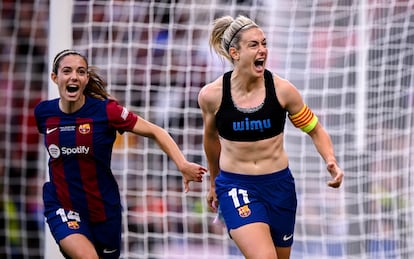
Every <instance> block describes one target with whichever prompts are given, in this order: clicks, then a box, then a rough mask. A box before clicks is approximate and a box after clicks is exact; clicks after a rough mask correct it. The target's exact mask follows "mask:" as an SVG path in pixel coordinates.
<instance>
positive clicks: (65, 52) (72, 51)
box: [53, 49, 82, 67]
mask: <svg viewBox="0 0 414 259" xmlns="http://www.w3.org/2000/svg"><path fill="white" fill-rule="evenodd" d="M70 54H76V55H79V56H82V54H80V53H79V52H77V51H76V50H70V49H68V50H64V51H62V52H61V53H60V54H59V55H57V56H56V57H55V59H54V60H53V67H55V66H56V63H57V62H58V60H59V59H61V58H63V57H64V56H66V55H70Z"/></svg>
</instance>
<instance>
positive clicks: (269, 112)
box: [216, 70, 287, 141]
mask: <svg viewBox="0 0 414 259" xmlns="http://www.w3.org/2000/svg"><path fill="white" fill-rule="evenodd" d="M231 73H232V71H229V72H227V73H225V74H224V75H223V97H222V100H221V105H220V108H219V110H218V111H217V114H216V126H217V130H218V133H219V135H220V136H221V137H223V138H225V139H227V140H231V141H257V140H262V139H267V138H271V137H274V136H276V135H278V134H280V133H281V132H283V130H284V127H285V122H286V113H287V111H286V110H285V109H283V108H282V107H281V106H280V104H279V101H278V100H277V98H276V91H275V86H274V82H273V75H272V73H271V72H270V71H268V70H266V71H265V73H264V78H265V87H266V97H265V99H264V102H263V103H262V104H261V105H260V106H258V107H256V108H252V109H243V108H237V107H236V105H235V104H234V103H233V99H232V97H231V90H230V78H231Z"/></svg>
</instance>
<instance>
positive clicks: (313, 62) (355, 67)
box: [0, 0, 414, 258]
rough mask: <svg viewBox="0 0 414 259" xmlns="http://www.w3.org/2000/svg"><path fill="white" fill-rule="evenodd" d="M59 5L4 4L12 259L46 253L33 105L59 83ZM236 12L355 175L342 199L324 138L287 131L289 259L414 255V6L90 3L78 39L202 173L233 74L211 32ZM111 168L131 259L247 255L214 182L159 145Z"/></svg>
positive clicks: (125, 97)
mask: <svg viewBox="0 0 414 259" xmlns="http://www.w3.org/2000/svg"><path fill="white" fill-rule="evenodd" d="M49 4H50V3H49V1H47V0H31V1H29V0H16V1H13V0H2V1H1V3H0V14H1V18H0V29H1V30H0V68H1V70H0V76H1V77H0V103H1V107H2V108H1V109H0V125H1V126H0V141H1V144H0V153H1V156H0V159H1V160H0V191H1V196H0V208H1V210H0V258H44V257H45V243H46V240H45V226H44V221H43V215H42V202H41V186H42V184H43V182H44V180H45V177H46V176H45V172H46V170H47V169H46V162H45V161H46V154H45V152H44V148H43V147H42V146H41V142H42V139H41V137H40V136H39V135H38V133H37V130H36V126H35V123H34V119H33V108H34V106H35V105H36V104H37V103H38V102H39V101H40V100H41V99H45V98H48V91H49V90H50V89H48V85H49V74H50V69H49V68H48V66H49V63H50V60H51V59H52V58H53V57H50V56H49V55H48V50H49V49H50V47H51V46H49V45H48V44H49V40H50V39H49V31H48V30H49V28H50V23H49V21H50V17H51V15H53V14H51V13H50V12H49ZM239 13H242V14H246V15H248V16H250V17H251V18H253V19H255V20H256V21H257V22H258V23H259V24H260V25H262V27H263V28H264V30H265V32H266V34H267V37H268V42H269V45H270V46H269V49H270V60H269V61H270V62H269V68H270V69H272V70H273V71H274V72H277V73H278V74H280V75H282V76H284V77H286V78H288V79H289V80H291V81H292V82H293V83H294V84H295V85H297V87H298V88H299V89H300V90H301V92H302V94H303V95H304V98H305V100H306V102H307V103H308V104H309V106H310V107H312V108H313V109H314V111H315V112H316V113H317V114H318V115H319V117H320V119H321V121H322V122H323V123H324V125H325V126H326V127H327V129H328V131H329V132H330V133H331V135H332V137H333V141H334V143H335V147H336V152H337V155H338V158H339V162H340V164H341V166H342V167H343V169H344V171H345V173H346V178H345V182H344V186H343V187H342V188H341V189H340V190H339V191H332V190H329V189H327V188H326V186H325V181H326V179H327V173H326V172H325V170H324V165H323V163H322V161H320V158H319V157H318V156H317V154H315V150H314V149H313V148H312V144H311V142H310V141H309V139H308V138H306V136H304V135H303V134H301V132H298V131H297V130H294V129H292V127H291V125H287V130H286V131H287V133H286V146H287V149H288V151H289V155H290V157H291V167H292V170H293V172H294V174H295V178H296V181H297V186H298V195H299V196H298V197H299V211H298V222H297V232H296V236H295V239H296V241H295V246H294V251H293V256H292V257H293V258H412V257H413V256H414V247H413V246H412V244H413V243H414V227H413V224H412V221H413V208H414V206H413V197H414V187H413V186H414V183H413V176H412V173H413V160H414V159H413V157H414V156H413V154H414V152H413V144H414V141H413V139H414V137H413V136H414V134H413V126H414V111H413V106H414V97H413V96H414V90H413V88H414V86H413V75H414V68H413V62H414V1H412V0H411V1H410V0H387V1H386V0H384V1H382V0H361V1H357V0H355V1H352V0H314V1H293V0H292V1H291V0H289V1H283V0H275V1H266V0H216V1H202V0H199V1H197V0H192V1H191V0H176V1H174V0H171V1H161V0H160V1H81V0H77V1H73V19H72V26H73V34H72V35H73V46H74V48H76V49H78V50H79V51H82V52H84V53H85V54H86V55H87V56H88V58H89V61H90V63H92V64H93V65H97V66H98V67H99V68H101V69H102V73H103V74H104V76H105V77H106V78H107V79H108V81H109V83H110V87H111V88H110V90H111V92H112V93H113V94H115V96H116V97H117V98H118V99H119V100H120V101H121V102H122V103H124V104H125V105H126V106H128V107H129V108H130V109H132V110H134V111H135V112H137V113H139V114H141V115H142V116H144V117H146V118H148V119H150V120H152V121H154V122H156V123H157V124H159V125H161V126H163V127H165V128H166V129H167V130H169V132H170V133H171V134H172V136H173V137H174V138H175V139H176V140H177V141H178V143H179V144H180V146H181V147H182V148H183V150H184V152H185V154H186V155H187V157H188V158H189V159H190V160H193V161H197V162H202V163H204V164H205V158H204V155H203V151H202V145H201V144H202V143H201V128H202V124H201V117H200V114H199V111H198V109H197V103H196V95H197V93H198V91H199V89H200V87H202V85H203V84H205V83H206V82H209V81H211V80H213V79H214V78H215V77H216V76H218V75H219V74H220V73H222V72H223V71H225V70H226V69H228V68H229V67H228V66H227V65H226V64H225V62H221V61H220V60H217V58H215V57H214V55H213V54H211V53H210V52H209V50H208V46H207V35H208V28H209V25H210V24H211V22H212V20H213V18H214V17H217V16H220V15H225V14H230V15H236V14H239ZM54 47H55V48H56V47H57V46H54ZM114 173H115V175H116V176H117V177H118V180H119V182H120V186H121V192H122V194H123V197H124V202H125V205H126V209H127V210H126V213H125V219H126V220H127V222H128V223H127V224H126V226H125V228H124V230H125V233H124V249H125V251H124V252H123V253H124V254H123V257H124V258H174V257H172V256H173V255H174V254H176V255H177V257H176V258H184V257H180V256H179V255H180V253H181V254H187V257H188V258H194V257H195V254H197V257H196V258H230V257H235V258H240V255H239V254H238V253H237V251H236V249H235V248H234V246H232V243H231V242H229V241H228V238H227V236H226V234H225V232H224V231H223V230H222V229H221V228H220V227H218V226H215V225H214V224H212V223H211V222H212V220H213V218H214V216H215V215H212V214H211V213H209V212H207V210H206V207H205V205H204V204H203V202H204V196H205V193H206V190H207V185H206V183H207V182H208V181H205V184H202V185H195V186H194V191H193V192H191V193H190V194H188V195H183V194H182V193H181V183H180V180H179V177H178V173H177V172H176V170H175V168H174V165H172V164H171V163H170V162H169V161H168V160H167V159H166V158H165V157H164V156H163V155H162V154H161V153H160V152H159V151H157V150H156V147H155V146H154V143H151V142H148V141H142V140H140V139H137V138H134V137H127V136H124V137H123V138H119V141H118V142H117V144H116V149H115V152H114ZM166 190H168V191H166ZM143 204H144V205H145V206H142V205H143ZM167 205H168V206H167ZM194 250H195V252H194ZM215 251H216V252H217V251H218V254H215ZM219 252H222V253H221V254H219ZM167 255H168V256H169V257H168V256H167Z"/></svg>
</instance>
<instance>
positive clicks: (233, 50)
mask: <svg viewBox="0 0 414 259" xmlns="http://www.w3.org/2000/svg"><path fill="white" fill-rule="evenodd" d="M229 54H230V57H231V58H232V59H233V60H239V59H240V54H239V51H238V50H237V49H236V48H235V47H230V49H229Z"/></svg>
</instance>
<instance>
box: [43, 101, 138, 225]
mask: <svg viewBox="0 0 414 259" xmlns="http://www.w3.org/2000/svg"><path fill="white" fill-rule="evenodd" d="M35 117H36V122H37V127H38V130H39V132H40V133H41V134H44V136H45V138H44V144H45V146H46V149H47V151H48V152H49V156H50V157H49V178H50V183H51V184H50V183H49V184H47V185H46V184H45V187H44V188H46V189H45V190H44V194H43V195H44V200H45V207H47V204H59V205H60V206H61V207H62V208H64V209H67V210H73V211H77V212H79V213H80V214H81V215H82V216H83V217H86V218H87V219H88V220H90V221H91V222H101V221H105V220H106V219H108V218H111V216H113V215H116V214H115V212H117V213H119V210H120V209H121V205H120V204H121V201H120V194H119V188H118V184H117V182H116V180H115V178H114V176H113V174H112V171H111V155H112V148H113V143H114V141H115V138H116V131H119V132H120V133H123V132H124V131H129V130H131V129H132V128H133V127H134V125H135V123H136V121H137V120H138V116H137V115H136V114H134V113H131V112H128V111H127V110H126V108H124V107H122V106H120V105H119V104H118V103H117V102H116V101H113V100H98V99H95V98H90V97H86V101H85V104H84V105H83V107H82V108H81V109H79V110H78V111H76V112H74V113H71V114H66V113H63V112H62V111H61V110H60V109H59V99H54V100H47V101H43V102H41V103H39V104H38V105H37V106H36V108H35ZM50 202H51V203H50ZM46 203H47V204H46ZM49 209H50V208H49Z"/></svg>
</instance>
